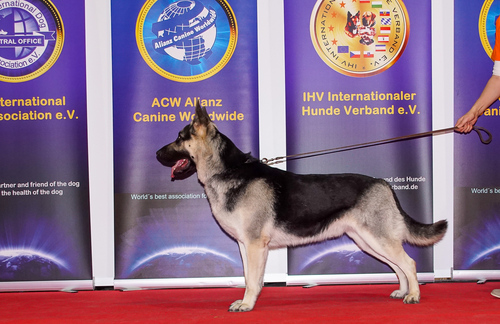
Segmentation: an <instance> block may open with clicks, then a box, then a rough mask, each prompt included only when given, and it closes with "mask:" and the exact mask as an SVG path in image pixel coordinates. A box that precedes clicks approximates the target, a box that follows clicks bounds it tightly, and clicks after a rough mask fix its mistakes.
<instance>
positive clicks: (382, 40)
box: [377, 36, 389, 43]
mask: <svg viewBox="0 0 500 324" xmlns="http://www.w3.org/2000/svg"><path fill="white" fill-rule="evenodd" d="M377 41H378V42H379V43H389V36H378V37H377Z"/></svg>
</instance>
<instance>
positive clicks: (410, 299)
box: [403, 294, 420, 304]
mask: <svg viewBox="0 0 500 324" xmlns="http://www.w3.org/2000/svg"><path fill="white" fill-rule="evenodd" d="M403 302H404V303H405V304H418V303H420V295H417V294H415V295H407V296H406V297H405V299H403Z"/></svg>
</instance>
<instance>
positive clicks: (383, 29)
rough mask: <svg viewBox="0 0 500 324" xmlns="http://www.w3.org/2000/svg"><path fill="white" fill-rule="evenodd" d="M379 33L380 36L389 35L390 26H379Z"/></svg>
mask: <svg viewBox="0 0 500 324" xmlns="http://www.w3.org/2000/svg"><path fill="white" fill-rule="evenodd" d="M380 33H381V34H390V33H391V27H390V26H380Z"/></svg>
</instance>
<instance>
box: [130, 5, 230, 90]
mask: <svg viewBox="0 0 500 324" xmlns="http://www.w3.org/2000/svg"><path fill="white" fill-rule="evenodd" d="M165 2H166V3H167V4H165ZM136 26H137V27H136V40H137V46H138V48H139V51H140V53H141V55H142V58H143V59H144V61H145V62H146V63H147V64H148V65H149V66H150V67H151V68H152V69H153V70H154V71H155V72H156V73H158V74H160V75H161V76H163V77H165V78H167V79H170V80H174V81H178V82H196V81H201V80H205V79H207V78H209V77H211V76H213V75H214V74H216V73H218V72H219V71H220V70H221V69H222V68H223V67H224V66H225V65H226V64H227V63H228V62H229V60H230V59H231V56H232V55H233V53H234V50H235V48H236V41H237V34H238V33H237V31H238V30H237V24H236V18H235V16H234V13H233V11H232V9H231V7H230V6H229V4H228V3H227V1H225V0H201V1H200V0H178V1H171V2H170V1H159V0H148V1H146V3H145V4H144V6H143V7H142V9H141V12H140V13H139V17H138V19H137V24H136Z"/></svg>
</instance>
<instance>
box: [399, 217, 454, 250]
mask: <svg viewBox="0 0 500 324" xmlns="http://www.w3.org/2000/svg"><path fill="white" fill-rule="evenodd" d="M405 222H406V226H407V228H408V235H407V237H406V241H407V242H408V243H410V244H415V245H420V246H427V245H432V244H435V243H437V242H439V241H440V240H441V239H442V238H443V236H444V235H445V234H446V230H447V229H448V221H446V220H440V221H438V222H436V223H434V224H422V223H420V222H417V221H416V220H414V219H413V218H411V217H409V216H408V217H405Z"/></svg>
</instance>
